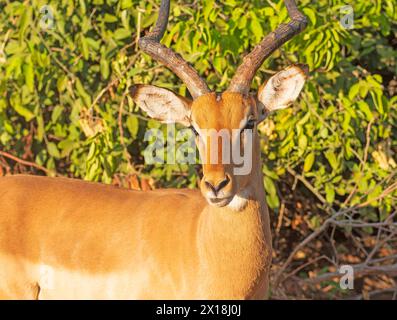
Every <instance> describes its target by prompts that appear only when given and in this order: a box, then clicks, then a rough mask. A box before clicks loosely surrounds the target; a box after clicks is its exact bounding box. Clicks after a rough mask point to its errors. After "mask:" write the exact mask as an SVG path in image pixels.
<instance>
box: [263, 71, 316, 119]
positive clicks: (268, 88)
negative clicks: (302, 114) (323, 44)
mask: <svg viewBox="0 0 397 320" xmlns="http://www.w3.org/2000/svg"><path fill="white" fill-rule="evenodd" d="M308 71H309V70H308V67H307V65H304V64H295V65H292V66H289V67H288V68H286V69H284V70H282V71H280V72H277V73H276V74H275V75H274V76H272V77H271V78H270V79H269V80H268V81H267V82H266V83H264V84H263V85H262V86H261V87H260V88H259V90H258V100H259V101H260V102H261V104H262V106H261V107H262V110H261V112H260V114H262V115H263V117H265V116H266V114H267V113H269V112H271V111H274V110H279V109H284V108H287V107H288V106H289V105H291V104H292V103H293V102H294V101H295V100H296V98H297V97H298V96H299V93H300V92H301V90H302V88H303V85H304V84H305V80H306V77H307V75H308Z"/></svg>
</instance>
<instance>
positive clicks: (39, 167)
mask: <svg viewBox="0 0 397 320" xmlns="http://www.w3.org/2000/svg"><path fill="white" fill-rule="evenodd" d="M0 156H2V157H5V158H8V159H11V160H14V161H15V162H18V163H20V164H22V165H25V166H29V167H33V168H36V169H38V170H41V171H44V172H45V173H46V174H47V175H54V174H55V175H57V173H56V172H54V171H50V170H48V169H47V168H44V167H42V166H40V165H38V164H37V163H34V162H30V161H26V160H23V159H20V158H18V157H16V156H13V155H12V154H9V153H8V152H5V151H0Z"/></svg>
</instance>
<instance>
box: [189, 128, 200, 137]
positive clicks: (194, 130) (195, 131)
mask: <svg viewBox="0 0 397 320" xmlns="http://www.w3.org/2000/svg"><path fill="white" fill-rule="evenodd" d="M190 130H192V132H193V133H194V135H195V136H196V137H198V135H199V133H198V132H197V130H196V129H194V127H193V126H190Z"/></svg>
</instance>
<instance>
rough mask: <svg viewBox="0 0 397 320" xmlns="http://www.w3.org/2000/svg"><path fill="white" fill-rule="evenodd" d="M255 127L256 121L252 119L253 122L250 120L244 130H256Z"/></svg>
mask: <svg viewBox="0 0 397 320" xmlns="http://www.w3.org/2000/svg"><path fill="white" fill-rule="evenodd" d="M254 127H255V120H254V119H251V120H248V122H247V124H246V125H245V127H244V129H243V130H246V129H249V130H252V129H254Z"/></svg>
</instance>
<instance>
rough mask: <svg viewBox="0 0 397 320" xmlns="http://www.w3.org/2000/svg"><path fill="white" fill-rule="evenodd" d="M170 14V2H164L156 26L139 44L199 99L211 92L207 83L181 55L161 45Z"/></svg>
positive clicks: (164, 0) (168, 0)
mask: <svg viewBox="0 0 397 320" xmlns="http://www.w3.org/2000/svg"><path fill="white" fill-rule="evenodd" d="M169 13H170V0H162V1H161V6H160V12H159V16H158V19H157V22H156V26H155V27H154V29H153V31H152V32H149V33H148V34H147V35H145V36H144V37H143V38H141V39H140V40H139V42H138V44H139V47H140V48H141V49H142V51H144V52H146V53H147V54H148V55H150V56H151V57H152V58H153V59H155V60H157V61H159V62H161V63H163V64H164V65H165V66H166V67H167V68H169V69H170V70H171V71H172V72H174V73H175V74H176V75H177V76H178V77H179V78H180V79H181V80H182V81H183V82H184V83H185V84H186V86H187V88H188V90H189V92H190V94H191V95H192V97H193V98H197V97H199V96H201V95H204V94H206V93H209V92H211V90H210V89H209V88H208V86H207V84H206V83H205V81H204V80H203V79H202V78H201V77H200V76H199V74H198V73H197V71H196V70H195V69H194V68H193V67H192V66H190V65H189V64H188V63H187V62H186V61H185V60H184V59H183V58H182V57H181V56H180V55H178V54H176V53H175V52H174V51H172V50H171V49H170V48H167V47H166V46H164V45H162V44H161V43H160V41H161V39H162V37H163V36H164V33H165V30H166V28H167V24H168V17H169Z"/></svg>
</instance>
